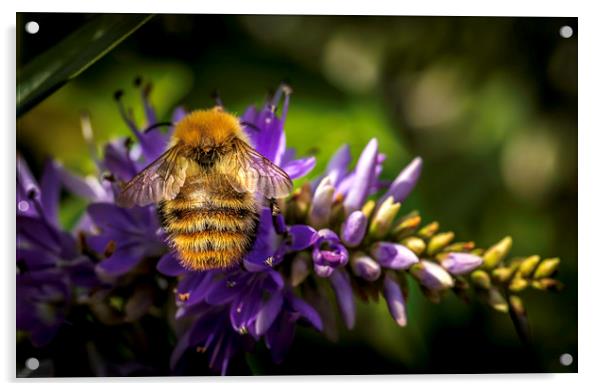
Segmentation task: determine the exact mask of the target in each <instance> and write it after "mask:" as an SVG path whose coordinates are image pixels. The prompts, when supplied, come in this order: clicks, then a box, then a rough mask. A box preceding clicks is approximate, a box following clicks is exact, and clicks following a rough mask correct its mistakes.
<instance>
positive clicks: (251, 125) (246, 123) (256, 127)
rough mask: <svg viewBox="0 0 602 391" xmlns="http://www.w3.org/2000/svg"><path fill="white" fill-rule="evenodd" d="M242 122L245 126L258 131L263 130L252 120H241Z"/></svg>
mask: <svg viewBox="0 0 602 391" xmlns="http://www.w3.org/2000/svg"><path fill="white" fill-rule="evenodd" d="M240 124H241V125H243V126H246V127H249V128H251V129H253V130H254V131H256V132H261V129H259V127H258V126H257V125H255V124H252V123H250V122H247V121H241V122H240Z"/></svg>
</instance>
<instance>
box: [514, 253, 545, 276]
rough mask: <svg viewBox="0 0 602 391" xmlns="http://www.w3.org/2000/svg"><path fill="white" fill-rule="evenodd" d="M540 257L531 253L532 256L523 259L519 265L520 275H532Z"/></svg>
mask: <svg viewBox="0 0 602 391" xmlns="http://www.w3.org/2000/svg"><path fill="white" fill-rule="evenodd" d="M539 259H540V258H539V255H531V256H530V257H527V258H525V259H523V260H522V261H521V263H520V264H519V266H518V272H519V273H520V275H521V276H523V277H529V276H531V274H533V271H534V270H535V268H536V267H537V264H538V263H539Z"/></svg>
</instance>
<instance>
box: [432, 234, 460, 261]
mask: <svg viewBox="0 0 602 391" xmlns="http://www.w3.org/2000/svg"><path fill="white" fill-rule="evenodd" d="M454 236H455V235H454V233H453V232H442V233H438V234H436V235H435V236H433V237H432V238H431V240H430V241H429V243H428V245H427V246H426V253H427V254H428V255H433V254H435V253H437V252H439V250H441V249H443V247H445V246H447V245H448V244H450V243H451V242H452V240H454Z"/></svg>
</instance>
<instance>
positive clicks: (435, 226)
mask: <svg viewBox="0 0 602 391" xmlns="http://www.w3.org/2000/svg"><path fill="white" fill-rule="evenodd" d="M438 230H439V223H438V222H436V221H433V222H432V223H429V224H427V225H425V226H424V227H422V228H420V230H419V231H418V236H421V237H423V238H425V239H428V238H430V237H431V236H433V235H434V234H435V233H437V231H438Z"/></svg>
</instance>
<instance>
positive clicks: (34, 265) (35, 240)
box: [16, 158, 99, 346]
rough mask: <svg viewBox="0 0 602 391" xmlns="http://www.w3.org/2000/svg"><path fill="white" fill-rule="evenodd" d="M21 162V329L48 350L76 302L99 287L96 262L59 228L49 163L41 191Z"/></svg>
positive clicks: (56, 189) (55, 188)
mask: <svg viewBox="0 0 602 391" xmlns="http://www.w3.org/2000/svg"><path fill="white" fill-rule="evenodd" d="M18 159H19V160H18V161H17V271H18V272H17V305H16V310H17V316H16V317H17V329H19V330H24V331H26V332H28V334H29V337H30V338H31V341H32V343H33V344H34V345H35V346H42V345H45V344H48V343H49V342H50V341H51V340H52V339H53V338H54V336H55V335H56V333H57V332H58V331H59V329H60V328H61V327H62V326H63V324H64V323H65V321H66V318H67V316H68V314H69V310H70V307H71V306H72V304H73V303H72V301H73V300H79V299H80V298H81V296H86V295H87V293H88V292H89V291H90V290H91V289H92V288H93V287H95V286H97V285H98V284H99V281H98V279H97V278H96V275H95V274H94V265H93V263H92V261H91V260H90V259H89V258H88V257H86V256H84V255H81V254H80V252H79V248H78V245H77V242H76V240H75V238H74V237H73V236H72V235H71V234H70V233H68V232H65V231H63V230H62V229H61V228H60V227H59V223H58V213H57V211H58V200H59V197H58V195H59V194H60V187H61V186H60V180H59V174H58V172H57V170H56V166H55V165H54V164H53V163H52V162H47V164H46V165H45V168H44V173H43V175H42V181H41V185H38V184H37V182H36V180H35V179H34V178H33V176H32V175H31V172H30V171H29V169H28V167H27V165H26V163H25V161H24V160H22V159H21V158H18Z"/></svg>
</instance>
